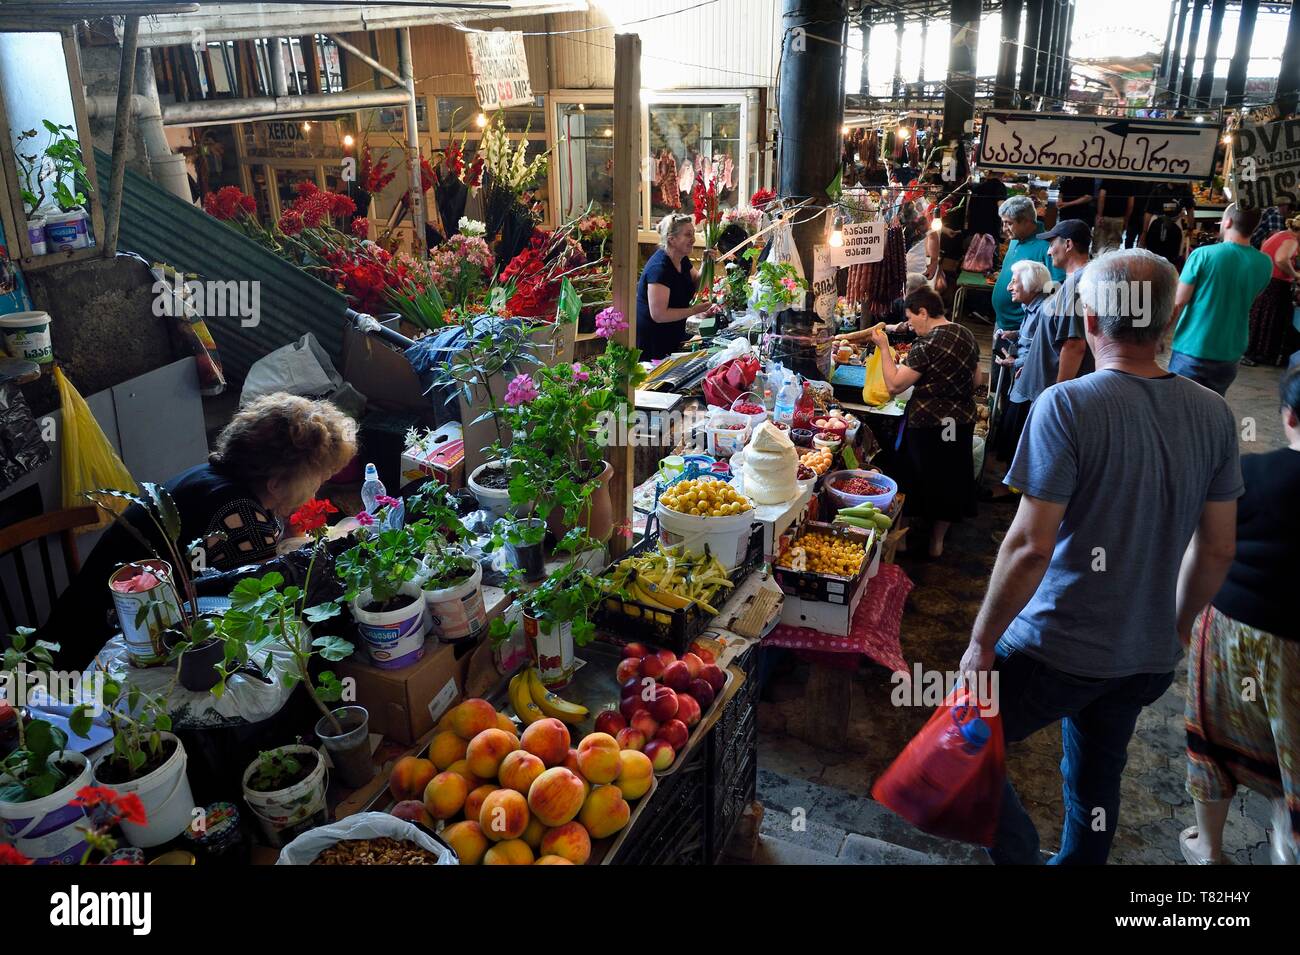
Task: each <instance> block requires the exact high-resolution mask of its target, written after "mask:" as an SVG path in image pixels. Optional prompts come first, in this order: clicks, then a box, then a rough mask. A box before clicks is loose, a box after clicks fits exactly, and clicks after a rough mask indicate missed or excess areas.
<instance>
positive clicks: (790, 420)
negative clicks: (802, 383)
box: [772, 372, 800, 428]
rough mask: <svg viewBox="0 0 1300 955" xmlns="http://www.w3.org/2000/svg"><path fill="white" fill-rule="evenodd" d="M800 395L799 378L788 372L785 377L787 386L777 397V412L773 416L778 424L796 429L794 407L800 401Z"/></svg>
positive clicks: (782, 387) (783, 387)
mask: <svg viewBox="0 0 1300 955" xmlns="http://www.w3.org/2000/svg"><path fill="white" fill-rule="evenodd" d="M799 394H800V389H799V376H798V375H796V374H795V373H794V372H788V373H787V374H786V376H785V384H783V385H782V386H781V391H780V393H779V394H778V395H777V397H776V411H775V413H774V414H773V415H772V417H773V420H774V421H776V423H777V424H786V425H789V426H790V427H792V428H793V427H794V406H795V403H796V402H797V401H798V400H799Z"/></svg>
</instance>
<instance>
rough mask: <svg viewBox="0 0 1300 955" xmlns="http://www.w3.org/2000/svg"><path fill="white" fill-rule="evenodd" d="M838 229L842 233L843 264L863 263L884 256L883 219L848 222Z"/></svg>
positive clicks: (874, 260)
mask: <svg viewBox="0 0 1300 955" xmlns="http://www.w3.org/2000/svg"><path fill="white" fill-rule="evenodd" d="M840 231H841V233H842V234H843V235H844V247H843V250H842V251H843V259H842V264H843V265H865V264H866V263H868V262H879V261H880V260H881V259H883V258H884V257H885V233H886V226H885V223H884V221H883V220H880V219H877V220H876V221H874V222H850V223H848V224H846V225H845V226H844V227H843V228H842V229H841V230H840Z"/></svg>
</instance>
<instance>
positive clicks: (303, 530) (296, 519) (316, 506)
mask: <svg viewBox="0 0 1300 955" xmlns="http://www.w3.org/2000/svg"><path fill="white" fill-rule="evenodd" d="M337 513H338V508H337V507H335V506H334V505H333V504H331V503H330V502H329V501H308V502H307V503H306V504H304V505H303V506H302V507H300V508H298V510H296V511H294V512H293V515H292V516H291V517H290V518H289V523H290V525H292V526H293V528H294V530H296V531H297V532H298V533H300V534H310V533H312V532H313V531H318V530H321V529H322V528H323V527H325V523H326V516H327V515H329V514H337Z"/></svg>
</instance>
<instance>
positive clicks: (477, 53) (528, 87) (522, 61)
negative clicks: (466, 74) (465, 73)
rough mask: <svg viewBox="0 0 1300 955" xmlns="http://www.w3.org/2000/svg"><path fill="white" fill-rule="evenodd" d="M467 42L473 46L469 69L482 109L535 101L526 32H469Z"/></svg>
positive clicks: (522, 104)
mask: <svg viewBox="0 0 1300 955" xmlns="http://www.w3.org/2000/svg"><path fill="white" fill-rule="evenodd" d="M465 42H466V43H467V44H468V46H469V68H470V72H472V73H473V74H474V94H475V95H476V96H477V97H478V104H479V106H481V107H482V108H483V109H484V110H492V109H505V108H506V107H508V106H525V105H528V104H531V103H532V102H533V87H532V83H531V82H530V81H529V79H528V54H527V53H526V52H525V50H524V35H523V34H522V33H519V32H517V31H516V32H507V31H505V30H493V31H492V32H491V33H467V34H465Z"/></svg>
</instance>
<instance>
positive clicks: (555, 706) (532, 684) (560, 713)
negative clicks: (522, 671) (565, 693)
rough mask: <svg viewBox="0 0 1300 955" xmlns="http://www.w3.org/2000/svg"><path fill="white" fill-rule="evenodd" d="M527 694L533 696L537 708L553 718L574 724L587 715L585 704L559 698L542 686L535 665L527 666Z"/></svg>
mask: <svg viewBox="0 0 1300 955" xmlns="http://www.w3.org/2000/svg"><path fill="white" fill-rule="evenodd" d="M528 694H529V696H531V697H532V698H533V702H534V703H536V704H537V707H538V709H540V710H541V711H542V712H543V713H545V714H546V715H547V716H550V717H552V718H554V719H557V720H562V721H564V722H565V723H571V724H573V725H575V726H576V725H577V724H579V723H581V722H582V721H583V719H585V718H586V716H587V708H586V707H585V706H581V705H579V704H577V703H572V702H570V701H569V700H565V699H561V698H560V697H558V696H556V695H555V694H554V693H552V692H551V691H550V690H548V689H547V688H546V687H544V686H542V678H541V677H540V676H538V675H537V669H536V667H529V668H528Z"/></svg>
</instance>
